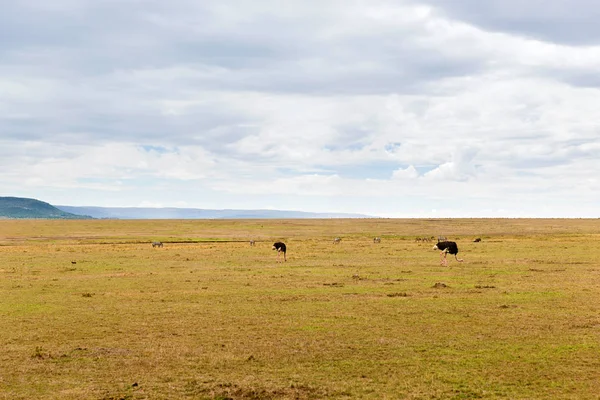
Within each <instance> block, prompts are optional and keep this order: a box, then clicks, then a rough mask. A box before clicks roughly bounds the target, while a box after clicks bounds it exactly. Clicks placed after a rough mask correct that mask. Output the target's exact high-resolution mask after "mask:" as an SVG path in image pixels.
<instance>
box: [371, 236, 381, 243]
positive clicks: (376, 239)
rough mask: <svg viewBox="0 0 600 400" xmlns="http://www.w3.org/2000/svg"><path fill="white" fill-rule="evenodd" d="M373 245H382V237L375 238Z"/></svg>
mask: <svg viewBox="0 0 600 400" xmlns="http://www.w3.org/2000/svg"><path fill="white" fill-rule="evenodd" d="M373 243H381V238H380V237H376V238H374V239H373Z"/></svg>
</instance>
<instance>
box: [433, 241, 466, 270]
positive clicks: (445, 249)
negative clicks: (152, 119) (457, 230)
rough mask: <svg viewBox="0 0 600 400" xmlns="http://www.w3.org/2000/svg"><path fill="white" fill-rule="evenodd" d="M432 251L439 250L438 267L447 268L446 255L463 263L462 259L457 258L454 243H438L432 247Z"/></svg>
mask: <svg viewBox="0 0 600 400" xmlns="http://www.w3.org/2000/svg"><path fill="white" fill-rule="evenodd" d="M433 250H441V252H440V265H444V266H448V260H446V255H447V254H448V253H450V254H454V257H455V258H456V261H458V262H463V260H462V259H460V258H458V246H457V245H456V242H448V241H444V242H438V243H437V244H436V245H435V246H433Z"/></svg>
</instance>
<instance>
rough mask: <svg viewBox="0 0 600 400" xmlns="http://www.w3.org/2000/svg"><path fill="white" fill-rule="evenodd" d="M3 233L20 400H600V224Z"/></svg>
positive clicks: (194, 226) (22, 228) (9, 329)
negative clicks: (452, 244) (436, 243)
mask: <svg viewBox="0 0 600 400" xmlns="http://www.w3.org/2000/svg"><path fill="white" fill-rule="evenodd" d="M1 224H2V230H1V231H0V235H1V236H0V296H1V297H0V298H1V300H0V322H1V324H0V340H1V341H2V348H3V350H4V351H3V352H2V353H0V366H1V368H0V398H3V399H32V398H39V399H226V398H231V399H350V398H372V399H470V398H485V399H599V398H600V396H599V393H600V262H599V261H598V260H599V256H600V248H598V246H597V241H598V239H599V237H600V220H591V219H588V220H551V219H547V220H524V219H518V220H507V219H498V220H496V219H489V220H481V219H472V220H471V219H459V220H445V219H440V220H394V219H366V220H285V221H278V220H243V221H233V220H232V221H220V220H219V221H193V220H185V221H107V220H98V221H96V220H92V221H43V220H39V221H36V220H29V221H13V220H3V221H1ZM440 234H443V235H446V236H447V237H448V238H449V239H451V240H456V241H457V242H458V244H459V248H460V254H459V255H460V256H461V257H463V258H464V259H465V262H464V263H457V262H456V261H455V260H454V258H453V257H452V258H449V260H450V261H449V267H442V266H440V265H439V255H438V252H436V251H433V250H432V249H431V248H432V246H433V243H428V242H416V241H415V237H417V236H418V237H430V236H435V237H437V236H438V235H440ZM336 236H339V237H341V238H342V241H341V243H340V244H338V245H334V244H333V243H332V239H333V238H334V237H336ZM375 236H380V237H381V238H382V242H381V244H374V243H373V240H372V239H373V237H375ZM475 237H481V238H482V242H481V243H473V242H472V240H473V239H474V238H475ZM250 239H254V240H256V246H254V247H251V246H249V244H248V241H249V240H250ZM154 240H161V241H163V242H164V243H165V246H164V247H163V248H156V249H154V248H152V247H151V246H150V243H151V242H152V241H154ZM276 240H283V241H285V242H286V243H287V244H288V249H289V251H288V261H287V262H286V263H277V262H276V260H277V258H276V254H275V252H273V251H272V250H271V244H272V243H273V242H274V241H276Z"/></svg>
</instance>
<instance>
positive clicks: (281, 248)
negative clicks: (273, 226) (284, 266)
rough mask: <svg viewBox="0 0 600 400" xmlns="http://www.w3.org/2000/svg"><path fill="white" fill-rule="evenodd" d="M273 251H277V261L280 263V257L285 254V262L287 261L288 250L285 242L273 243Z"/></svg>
mask: <svg viewBox="0 0 600 400" xmlns="http://www.w3.org/2000/svg"><path fill="white" fill-rule="evenodd" d="M273 250H277V260H278V261H279V255H280V254H281V253H283V261H287V258H286V255H285V253H286V250H287V248H286V246H285V243H283V242H275V243H273Z"/></svg>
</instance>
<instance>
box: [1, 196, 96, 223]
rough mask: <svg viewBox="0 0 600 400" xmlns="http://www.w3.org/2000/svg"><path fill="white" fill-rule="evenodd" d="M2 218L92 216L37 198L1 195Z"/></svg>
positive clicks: (82, 217)
mask: <svg viewBox="0 0 600 400" xmlns="http://www.w3.org/2000/svg"><path fill="white" fill-rule="evenodd" d="M0 218H40V219H45V218H48V219H89V218H91V217H90V216H87V215H77V214H74V213H70V212H66V211H63V210H59V209H58V208H56V207H54V206H52V205H50V204H48V203H45V202H43V201H39V200H35V199H27V198H22V197H0Z"/></svg>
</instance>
